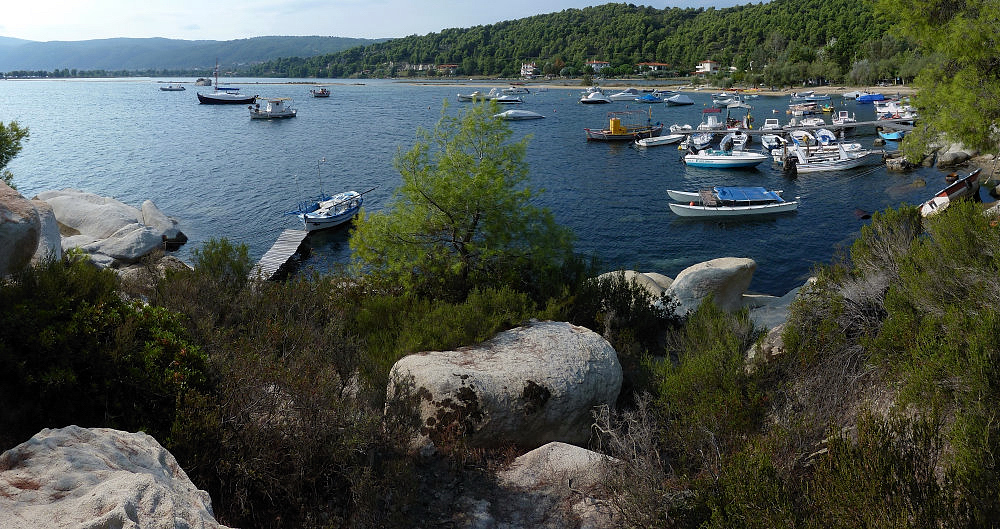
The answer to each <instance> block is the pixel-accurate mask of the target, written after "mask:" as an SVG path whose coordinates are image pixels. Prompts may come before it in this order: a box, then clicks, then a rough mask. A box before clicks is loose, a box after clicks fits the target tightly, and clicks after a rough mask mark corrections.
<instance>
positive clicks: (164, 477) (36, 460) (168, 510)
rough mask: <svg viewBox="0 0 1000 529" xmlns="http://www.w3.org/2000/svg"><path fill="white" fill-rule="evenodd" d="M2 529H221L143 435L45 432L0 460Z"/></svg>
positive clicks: (73, 429) (203, 500)
mask: <svg viewBox="0 0 1000 529" xmlns="http://www.w3.org/2000/svg"><path fill="white" fill-rule="evenodd" d="M0 527H4V528H9V529H29V528H36V527H47V528H53V529H56V528H67V529H68V528H74V529H81V528H93V529H97V528H111V527H115V528H144V527H150V528H152V527H156V528H172V529H181V528H183V529H223V528H224V526H222V525H220V524H219V523H218V522H216V521H215V515H214V514H213V513H212V503H211V499H210V498H209V496H208V493H207V492H204V491H202V490H198V488H197V487H195V486H194V484H193V483H191V480H190V479H188V477H187V474H185V473H184V470H183V469H181V467H180V466H178V465H177V461H176V460H175V459H174V456H173V455H171V454H170V452H167V451H166V450H165V449H164V448H163V447H162V446H160V444H159V443H157V442H156V440H155V439H153V438H152V437H150V436H148V435H146V434H144V433H141V432H140V433H127V432H122V431H118V430H111V429H107V428H80V427H78V426H69V427H66V428H60V429H55V430H49V429H45V430H42V431H41V432H39V433H38V434H36V435H35V436H34V437H32V438H31V439H30V440H28V441H27V442H25V443H22V444H20V445H18V446H16V447H14V448H12V449H10V450H8V451H6V452H4V453H3V454H2V455H0Z"/></svg>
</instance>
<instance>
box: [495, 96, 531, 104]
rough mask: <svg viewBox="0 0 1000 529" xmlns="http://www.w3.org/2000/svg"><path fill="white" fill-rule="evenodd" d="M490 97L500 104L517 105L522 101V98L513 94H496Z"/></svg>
mask: <svg viewBox="0 0 1000 529" xmlns="http://www.w3.org/2000/svg"><path fill="white" fill-rule="evenodd" d="M490 99H491V100H492V101H495V102H497V103H498V104H501V105H519V104H521V103H524V100H523V99H521V98H520V97H519V96H516V95H513V94H501V95H496V96H493V97H491V98H490Z"/></svg>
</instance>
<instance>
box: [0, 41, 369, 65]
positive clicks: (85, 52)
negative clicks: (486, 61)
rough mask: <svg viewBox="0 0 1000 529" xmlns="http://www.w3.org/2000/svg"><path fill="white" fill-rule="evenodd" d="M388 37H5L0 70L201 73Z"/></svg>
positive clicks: (320, 52)
mask: <svg viewBox="0 0 1000 529" xmlns="http://www.w3.org/2000/svg"><path fill="white" fill-rule="evenodd" d="M385 40H387V39H353V38H343V37H279V36H275V37H254V38H250V39H240V40H227V41H215V40H178V39H164V38H148V39H131V38H116V39H100V40H81V41H51V42H37V41H29V40H21V39H13V38H9V37H0V72H10V71H15V70H29V71H38V70H44V71H50V70H57V69H76V70H107V71H119V70H161V69H162V70H196V69H204V68H212V67H214V66H215V61H216V59H218V60H219V63H220V64H221V65H223V66H224V67H227V68H233V67H236V66H246V65H250V64H255V63H260V62H265V61H269V60H272V59H277V58H279V57H312V56H314V55H324V54H330V53H336V52H338V51H341V50H346V49H348V48H353V47H355V46H364V45H369V44H373V43H378V42H384V41H385Z"/></svg>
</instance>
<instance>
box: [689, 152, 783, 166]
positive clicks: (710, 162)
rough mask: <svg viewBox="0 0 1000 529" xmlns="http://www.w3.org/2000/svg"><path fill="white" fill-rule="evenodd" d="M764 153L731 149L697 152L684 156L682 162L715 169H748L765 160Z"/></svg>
mask: <svg viewBox="0 0 1000 529" xmlns="http://www.w3.org/2000/svg"><path fill="white" fill-rule="evenodd" d="M767 159H768V157H767V156H766V155H764V154H759V153H755V152H740V151H732V152H728V151H727V154H721V153H720V154H713V153H698V154H688V155H686V156H684V163H686V164H688V165H690V166H691V167H711V168H716V169H750V168H752V167H757V166H758V165H760V163H761V162H763V161H764V160H767Z"/></svg>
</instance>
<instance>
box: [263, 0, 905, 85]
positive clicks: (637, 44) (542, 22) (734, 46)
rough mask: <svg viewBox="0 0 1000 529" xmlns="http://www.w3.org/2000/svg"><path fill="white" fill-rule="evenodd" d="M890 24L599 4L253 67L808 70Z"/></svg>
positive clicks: (818, 0)
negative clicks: (648, 65)
mask: <svg viewBox="0 0 1000 529" xmlns="http://www.w3.org/2000/svg"><path fill="white" fill-rule="evenodd" d="M887 29H888V23H887V21H886V20H885V19H884V18H881V17H879V16H877V15H876V14H874V12H873V11H872V9H871V5H870V4H869V2H866V1H864V0H774V1H772V2H769V3H766V4H757V5H744V6H737V7H733V8H727V9H714V8H709V9H691V8H687V9H681V8H670V9H656V8H652V7H645V6H636V5H632V4H606V5H603V6H597V7H588V8H584V9H567V10H564V11H560V12H558V13H552V14H546V15H538V16H533V17H528V18H523V19H520V20H512V21H506V22H500V23H497V24H493V25H488V26H476V27H472V28H467V29H446V30H443V31H441V32H439V33H431V34H428V35H424V36H410V37H406V38H402V39H394V40H391V41H388V42H384V43H379V44H373V45H369V46H365V47H359V48H352V49H349V50H346V51H343V52H339V53H335V54H329V55H321V56H316V57H312V58H306V59H294V60H282V61H276V62H270V63H266V64H262V65H259V66H257V67H254V68H253V72H252V73H253V74H256V75H282V74H288V75H291V74H293V73H297V72H299V73H300V72H302V71H308V72H314V73H316V74H317V75H322V76H329V77H343V76H348V75H352V74H356V73H359V72H365V71H368V72H371V73H372V74H374V75H378V74H379V73H382V74H388V75H396V74H398V73H399V72H400V71H401V70H403V69H404V68H405V65H406V64H435V65H439V64H457V65H459V68H458V72H457V73H458V75H496V74H499V75H505V76H513V75H517V73H518V72H519V71H520V66H521V62H524V61H534V62H536V64H537V66H538V67H539V69H541V70H542V73H552V74H558V73H560V71H562V70H563V68H567V67H568V68H570V70H569V71H565V72H563V73H564V74H565V73H570V74H573V73H582V70H583V69H584V68H585V67H586V62H587V61H590V60H601V61H608V62H610V63H611V67H612V68H614V70H611V71H608V72H605V73H610V74H621V75H627V74H631V73H633V71H634V69H635V65H637V64H638V63H641V62H661V63H668V64H670V65H671V68H672V69H673V70H675V71H676V72H677V73H680V74H684V73H688V72H690V71H692V70H693V69H694V68H695V66H696V65H697V63H698V62H699V61H702V60H705V59H712V60H715V61H717V62H719V63H721V64H723V65H725V66H730V65H732V66H736V67H737V68H739V69H740V70H751V69H752V70H754V71H762V70H763V68H764V67H765V66H766V65H768V64H771V65H775V64H778V63H782V64H785V63H789V64H794V63H799V64H803V65H813V68H814V70H817V72H814V73H820V74H827V76H830V77H835V76H842V75H845V74H847V73H848V72H849V71H850V70H851V68H852V65H853V63H854V61H855V60H856V59H857V58H859V54H861V53H862V52H864V51H865V50H864V44H865V43H868V42H872V41H879V40H880V39H882V38H883V34H884V33H885V32H886V30H887ZM751 63H752V64H751ZM814 63H816V64H814ZM574 70H575V72H574ZM376 72H379V73H376ZM803 73H807V72H803ZM831 74H833V75H831Z"/></svg>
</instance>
